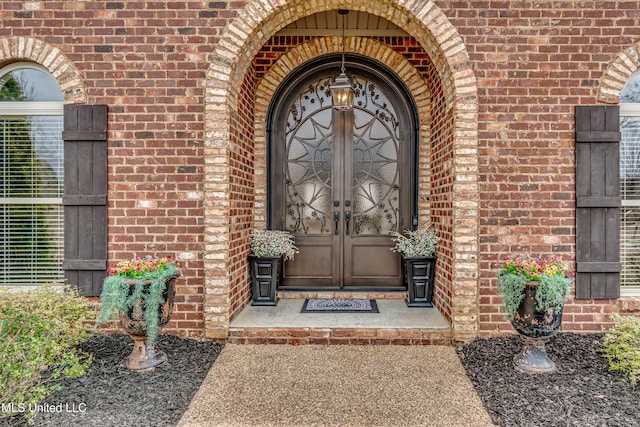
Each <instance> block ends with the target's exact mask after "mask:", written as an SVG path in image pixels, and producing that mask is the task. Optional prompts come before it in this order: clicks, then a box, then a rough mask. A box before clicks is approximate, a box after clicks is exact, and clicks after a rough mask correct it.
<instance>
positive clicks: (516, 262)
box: [497, 255, 572, 373]
mask: <svg viewBox="0 0 640 427" xmlns="http://www.w3.org/2000/svg"><path fill="white" fill-rule="evenodd" d="M501 267H502V268H501V270H500V271H499V273H498V288H497V290H498V293H499V294H500V295H502V298H503V300H504V303H505V306H506V310H507V314H508V315H509V320H510V321H511V324H512V325H513V327H514V329H515V330H516V331H517V332H518V333H520V334H521V335H522V336H523V337H524V341H525V345H524V348H523V351H522V352H521V353H520V354H518V355H516V357H515V359H514V366H515V367H516V369H517V370H519V371H521V372H527V373H552V372H555V371H556V366H555V364H554V363H553V361H551V359H549V358H548V356H547V354H546V351H545V342H546V340H547V339H548V338H550V337H551V336H553V335H555V334H556V332H558V330H559V329H560V325H561V323H562V310H563V307H564V302H565V300H566V299H567V297H568V295H569V289H570V287H571V284H572V280H571V279H570V278H568V277H567V276H566V275H565V271H566V269H567V265H566V263H565V262H564V260H563V259H562V257H560V256H550V257H547V258H546V259H541V258H534V257H532V256H529V255H519V256H515V257H507V258H505V259H504V260H503V261H502V264H501Z"/></svg>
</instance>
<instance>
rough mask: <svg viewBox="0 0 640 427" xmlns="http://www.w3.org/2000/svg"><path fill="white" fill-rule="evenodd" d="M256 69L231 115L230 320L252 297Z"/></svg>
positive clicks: (246, 81) (247, 77)
mask: <svg viewBox="0 0 640 427" xmlns="http://www.w3.org/2000/svg"><path fill="white" fill-rule="evenodd" d="M254 82H255V70H254V68H253V67H251V68H250V69H249V70H248V72H247V74H246V76H245V78H244V82H243V84H242V91H241V93H240V96H239V98H238V112H237V113H236V114H233V116H232V125H231V129H233V132H232V135H231V144H232V145H231V150H230V151H231V154H230V156H231V159H230V163H229V169H230V170H229V184H230V186H231V187H230V193H231V194H230V199H231V200H230V202H231V206H230V212H229V213H230V217H231V224H230V230H231V235H230V242H229V246H230V254H229V256H230V263H229V268H230V273H231V279H230V281H231V292H230V296H231V309H230V313H231V319H233V318H234V317H235V315H236V314H237V311H238V310H240V309H242V308H243V307H244V305H245V303H246V302H247V301H248V300H249V298H250V296H251V288H250V286H249V285H250V283H249V279H248V271H249V267H248V262H247V255H249V252H250V249H249V234H250V233H251V229H252V227H253V198H254V190H253V125H254V116H253V99H254V98H255V83H254Z"/></svg>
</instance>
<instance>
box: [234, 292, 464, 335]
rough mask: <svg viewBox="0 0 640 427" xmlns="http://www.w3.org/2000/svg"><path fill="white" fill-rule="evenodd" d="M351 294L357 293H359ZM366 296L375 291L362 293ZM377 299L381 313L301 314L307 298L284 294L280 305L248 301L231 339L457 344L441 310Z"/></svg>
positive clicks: (237, 319) (399, 301) (401, 301)
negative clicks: (266, 304) (288, 296)
mask: <svg viewBox="0 0 640 427" xmlns="http://www.w3.org/2000/svg"><path fill="white" fill-rule="evenodd" d="M338 294H340V293H338ZM400 295H402V294H400ZM313 297H316V296H313ZM313 297H312V296H309V297H306V298H313ZM322 297H326V296H322ZM336 297H340V298H344V296H336ZM349 297H352V298H356V296H355V295H354V294H353V293H350V294H349ZM365 297H371V296H370V295H369V296H358V297H357V298H365ZM376 300H377V303H378V308H379V310H380V313H300V311H301V309H302V304H303V303H304V299H303V298H281V299H280V300H279V302H278V305H277V306H275V307H262V306H251V305H248V306H246V307H245V308H244V310H243V311H242V312H241V313H240V314H239V315H238V317H236V319H234V320H233V321H232V322H231V325H230V328H229V338H228V342H230V343H234V344H292V345H304V344H320V345H326V344H354V345H361V344H364V345H385V344H386V345H389V344H393V345H436V344H437V345H450V344H452V342H453V332H452V329H451V326H450V325H449V323H448V322H447V321H446V320H445V319H444V317H443V316H442V315H441V314H440V312H438V310H437V309H435V308H418V307H411V308H410V307H407V306H406V304H405V302H404V299H402V298H387V299H385V298H376Z"/></svg>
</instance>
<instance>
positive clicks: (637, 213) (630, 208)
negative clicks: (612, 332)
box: [620, 114, 640, 289]
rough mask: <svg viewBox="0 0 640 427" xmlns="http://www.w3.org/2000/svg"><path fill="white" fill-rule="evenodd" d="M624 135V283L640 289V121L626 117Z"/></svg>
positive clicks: (622, 195) (623, 124) (621, 124)
mask: <svg viewBox="0 0 640 427" xmlns="http://www.w3.org/2000/svg"><path fill="white" fill-rule="evenodd" d="M621 116H622V114H621ZM620 132H621V140H620V193H621V194H620V196H621V199H622V209H621V226H620V258H621V262H622V272H621V277H620V282H621V285H622V286H623V288H624V287H640V117H633V116H626V117H625V116H622V117H621V118H620ZM639 289H640V288H639Z"/></svg>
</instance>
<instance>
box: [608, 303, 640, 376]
mask: <svg viewBox="0 0 640 427" xmlns="http://www.w3.org/2000/svg"><path fill="white" fill-rule="evenodd" d="M611 318H612V320H613V322H614V326H613V327H612V328H611V329H609V331H608V332H607V333H606V334H605V336H604V339H603V342H602V343H603V346H604V349H603V353H604V354H605V355H606V356H607V359H609V369H611V370H612V371H620V372H621V373H622V374H623V375H624V376H625V377H626V378H627V379H628V380H629V381H631V383H632V384H636V383H637V382H638V380H639V379H640V317H634V316H624V317H623V316H620V315H618V314H612V315H611Z"/></svg>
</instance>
